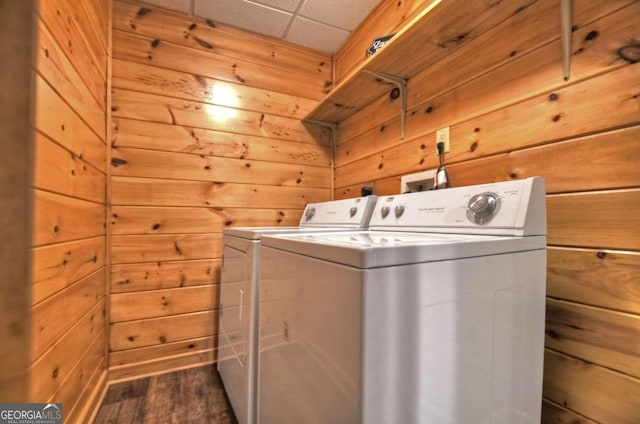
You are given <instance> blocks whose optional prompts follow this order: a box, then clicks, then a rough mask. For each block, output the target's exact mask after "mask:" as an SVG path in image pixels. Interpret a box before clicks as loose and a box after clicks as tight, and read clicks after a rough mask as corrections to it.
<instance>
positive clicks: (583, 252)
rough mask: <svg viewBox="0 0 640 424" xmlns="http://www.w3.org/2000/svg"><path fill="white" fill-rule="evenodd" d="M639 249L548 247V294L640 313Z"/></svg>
mask: <svg viewBox="0 0 640 424" xmlns="http://www.w3.org/2000/svg"><path fill="white" fill-rule="evenodd" d="M638 275H640V253H638V252H624V251H609V250H592V249H569V248H561V247H549V248H548V249H547V295H548V296H551V297H554V298H558V299H563V300H568V301H574V302H579V303H584V304H588V305H592V306H599V307H602V308H608V309H613V310H617V311H623V312H630V313H633V314H640V279H639V278H638Z"/></svg>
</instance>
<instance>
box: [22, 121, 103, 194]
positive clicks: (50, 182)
mask: <svg viewBox="0 0 640 424" xmlns="http://www.w3.org/2000/svg"><path fill="white" fill-rule="evenodd" d="M35 147H36V150H35V175H34V181H33V183H34V184H35V186H36V187H38V188H41V189H44V190H48V191H53V192H56V193H58V194H64V195H67V196H71V197H74V198H78V199H84V200H90V201H92V202H97V203H105V190H104V187H105V184H106V177H105V175H104V174H103V173H102V172H100V171H98V170H97V169H95V168H94V167H93V166H91V165H88V164H87V163H86V162H84V161H83V160H82V159H80V158H79V157H78V156H76V155H75V154H74V153H72V152H69V151H68V150H66V149H64V148H62V147H61V146H60V145H58V144H56V143H55V142H53V141H52V140H51V139H49V138H47V137H46V136H44V135H42V134H41V133H39V132H36V146H35Z"/></svg>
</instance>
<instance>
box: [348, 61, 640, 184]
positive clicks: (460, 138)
mask: <svg viewBox="0 0 640 424" xmlns="http://www.w3.org/2000/svg"><path fill="white" fill-rule="evenodd" d="M635 73H636V69H635V68H634V67H633V66H631V67H630V66H627V67H624V68H622V69H619V70H617V71H614V72H611V73H610V74H606V75H603V76H600V77H597V78H593V79H591V80H588V81H586V82H584V83H579V84H576V85H572V86H568V87H566V88H563V89H560V90H554V91H553V92H549V93H546V94H544V95H541V96H537V97H535V98H532V99H530V100H527V101H524V102H521V103H517V104H515V105H513V106H510V107H507V108H505V109H502V110H499V111H496V112H493V113H490V114H487V115H483V116H479V117H477V118H476V119H473V120H471V121H467V122H464V123H461V124H459V125H453V126H452V127H451V139H452V140H456V141H455V142H453V143H452V144H451V153H449V154H448V155H447V156H448V157H447V160H448V161H451V162H458V161H463V160H470V159H475V158H480V157H484V156H488V155H493V154H497V153H502V152H505V151H512V150H518V149H522V148H526V147H530V146H534V145H537V144H541V143H549V142H550V141H554V140H559V139H562V138H568V137H575V136H580V135H583V134H586V133H589V132H596V131H603V130H606V129H609V128H612V127H619V126H626V125H632V124H635V123H638V122H639V118H638V117H639V116H640V113H639V110H640V109H639V108H640V101H639V99H640V98H638V97H634V96H635V93H637V92H639V91H640V82H639V81H638V79H637V78H635ZM618 84H621V86H618ZM551 99H555V100H551ZM585 104H589V107H586V106H585ZM410 120H411V118H408V121H410ZM445 125H446V123H445ZM530 128H535V129H536V131H530ZM386 131H393V129H391V128H389V129H385V132H386ZM434 137H435V134H434V133H427V134H426V135H424V136H423V137H421V138H418V139H414V140H411V141H408V142H405V143H404V144H401V145H398V146H395V147H392V148H389V149H387V150H384V151H382V152H380V153H376V154H374V155H370V156H366V157H363V158H362V159H358V160H356V161H354V162H350V163H347V164H346V165H344V166H338V167H337V168H336V187H343V186H346V185H349V184H352V183H354V182H358V181H361V182H365V181H368V180H373V179H379V178H385V177H389V176H393V175H394V174H395V175H397V173H398V170H399V169H402V170H404V172H417V171H420V170H423V169H428V168H430V167H437V158H436V155H435V154H434V151H433V150H432V146H433V143H432V140H434Z"/></svg>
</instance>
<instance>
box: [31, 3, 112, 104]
mask: <svg viewBox="0 0 640 424" xmlns="http://www.w3.org/2000/svg"><path fill="white" fill-rule="evenodd" d="M101 4H104V3H101ZM79 6H80V5H79V4H78V3H74V2H72V1H70V0H63V1H56V2H49V1H47V2H42V3H41V4H40V3H39V6H38V13H39V15H40V17H41V18H42V20H43V21H44V23H45V24H46V25H47V28H48V29H49V31H50V32H51V34H52V35H53V37H54V38H55V40H56V42H57V43H58V45H59V46H60V47H61V48H62V50H63V51H64V54H65V56H66V57H67V59H68V60H69V62H71V64H72V65H73V67H74V68H75V69H76V70H77V72H78V74H79V75H80V76H81V77H82V79H83V80H84V82H85V84H86V85H87V87H88V88H89V90H90V91H91V93H92V94H93V97H94V98H95V99H96V100H97V101H98V102H99V104H100V106H101V107H102V109H104V108H105V94H106V93H105V92H106V84H105V81H106V71H107V70H106V54H105V55H104V56H103V57H100V58H97V57H93V54H92V52H91V50H90V48H89V46H88V44H87V42H86V40H87V39H89V40H91V39H92V38H91V35H90V34H82V33H81V30H80V28H79V25H78V23H77V21H76V19H74V17H73V15H74V11H75V10H78V8H79ZM105 53H106V52H105Z"/></svg>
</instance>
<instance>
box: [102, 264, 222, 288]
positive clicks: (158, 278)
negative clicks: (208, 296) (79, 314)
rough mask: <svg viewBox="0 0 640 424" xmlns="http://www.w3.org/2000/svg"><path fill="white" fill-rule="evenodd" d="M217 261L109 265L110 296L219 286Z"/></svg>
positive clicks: (218, 265)
mask: <svg viewBox="0 0 640 424" xmlns="http://www.w3.org/2000/svg"><path fill="white" fill-rule="evenodd" d="M220 262H221V261H220V259H207V260H195V261H177V262H153V263H134V264H124V265H113V266H112V267H111V293H112V294H116V293H126V292H138V291H146V290H160V289H171V288H178V287H190V286H202V285H207V284H219V283H220Z"/></svg>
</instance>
